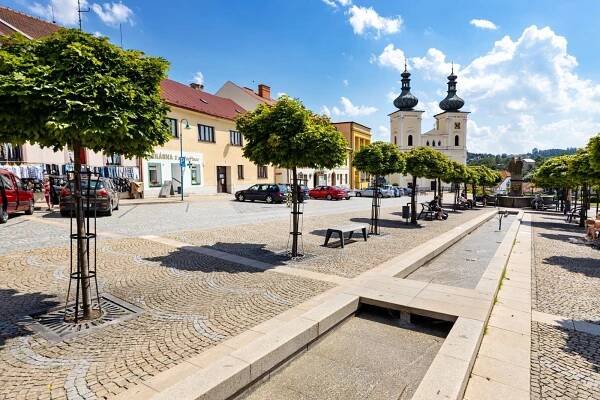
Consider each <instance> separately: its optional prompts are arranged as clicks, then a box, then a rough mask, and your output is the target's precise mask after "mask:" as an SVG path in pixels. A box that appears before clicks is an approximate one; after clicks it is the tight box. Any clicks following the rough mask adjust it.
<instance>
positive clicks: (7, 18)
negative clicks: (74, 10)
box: [0, 6, 60, 39]
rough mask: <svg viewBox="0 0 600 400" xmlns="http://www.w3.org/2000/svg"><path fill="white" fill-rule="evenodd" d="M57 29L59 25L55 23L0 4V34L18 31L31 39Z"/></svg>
mask: <svg viewBox="0 0 600 400" xmlns="http://www.w3.org/2000/svg"><path fill="white" fill-rule="evenodd" d="M59 29H60V26H58V25H56V24H52V23H50V22H47V21H44V20H42V19H39V18H35V17H32V16H30V15H27V14H23V13H21V12H18V11H15V10H11V9H10V8H6V7H2V6H0V34H2V35H10V34H11V33H14V32H15V31H18V32H20V33H22V34H24V35H25V36H27V37H29V38H31V39H38V38H40V37H42V36H47V35H50V34H51V33H54V32H56V31H57V30H59Z"/></svg>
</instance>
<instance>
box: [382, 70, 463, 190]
mask: <svg viewBox="0 0 600 400" xmlns="http://www.w3.org/2000/svg"><path fill="white" fill-rule="evenodd" d="M456 78H457V77H456V75H454V72H452V73H451V74H450V76H448V95H447V96H446V98H445V99H444V100H442V101H441V102H440V108H441V109H442V110H443V112H441V113H439V114H437V115H434V118H435V127H434V128H433V129H431V130H430V131H427V132H425V133H422V131H421V122H422V116H423V112H424V111H420V110H415V109H414V108H415V107H416V105H417V103H418V99H417V98H416V97H415V96H414V95H412V94H411V93H410V73H409V72H408V71H407V70H406V68H405V70H404V72H403V73H402V92H401V93H400V95H399V96H398V97H397V98H396V99H395V100H394V106H395V107H396V108H398V110H397V111H394V112H393V113H391V114H389V117H390V142H391V143H393V144H395V145H396V146H397V147H398V148H399V149H400V151H402V152H406V151H409V150H411V149H414V148H416V147H431V148H432V149H435V150H438V151H440V152H442V153H443V154H445V155H446V156H447V157H448V158H450V159H451V160H454V161H456V162H459V163H461V164H466V163H467V120H468V116H469V113H468V112H465V111H460V109H461V108H462V106H463V105H464V101H463V100H462V99H461V98H460V97H458V96H457V95H456ZM390 181H391V183H397V184H399V185H400V186H404V187H406V186H410V185H411V184H412V177H411V176H410V175H399V174H397V175H392V176H391V177H390ZM435 185H436V183H435V181H434V180H431V179H425V178H419V179H418V180H417V186H418V187H419V188H422V189H426V190H433V189H434V188H435Z"/></svg>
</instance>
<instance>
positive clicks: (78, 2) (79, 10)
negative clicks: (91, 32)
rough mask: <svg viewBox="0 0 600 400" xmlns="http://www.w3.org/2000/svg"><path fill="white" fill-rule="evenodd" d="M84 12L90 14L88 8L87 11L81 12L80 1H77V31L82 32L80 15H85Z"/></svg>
mask: <svg viewBox="0 0 600 400" xmlns="http://www.w3.org/2000/svg"><path fill="white" fill-rule="evenodd" d="M86 12H90V8H89V7H88V8H87V10H82V9H81V0H77V15H78V17H79V30H82V28H81V13H86Z"/></svg>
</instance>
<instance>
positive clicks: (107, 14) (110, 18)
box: [92, 2, 133, 26]
mask: <svg viewBox="0 0 600 400" xmlns="http://www.w3.org/2000/svg"><path fill="white" fill-rule="evenodd" d="M92 11H94V13H96V15H98V17H99V18H100V19H101V20H102V22H104V23H105V24H106V25H110V26H117V25H119V24H124V23H126V22H129V23H130V24H133V20H132V18H133V11H132V10H131V8H129V7H127V6H126V5H125V4H123V3H121V2H119V3H104V4H102V5H100V4H97V3H94V4H92Z"/></svg>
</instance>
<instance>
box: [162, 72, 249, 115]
mask: <svg viewBox="0 0 600 400" xmlns="http://www.w3.org/2000/svg"><path fill="white" fill-rule="evenodd" d="M160 87H161V89H162V98H163V100H164V101H165V102H166V103H167V104H169V105H172V106H175V107H180V108H185V109H186V110H190V111H195V112H199V113H202V114H208V115H212V116H214V117H219V118H225V119H229V120H234V119H235V118H236V117H237V116H238V115H240V114H242V113H244V112H245V111H246V110H244V109H243V108H242V106H240V105H239V104H237V103H236V102H234V101H233V100H230V99H226V98H224V97H219V96H215V95H214V94H210V93H206V92H202V91H199V90H196V89H193V88H191V87H189V86H188V85H184V84H183V83H179V82H175V81H173V80H171V79H165V80H164V81H162V82H161V83H160Z"/></svg>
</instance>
